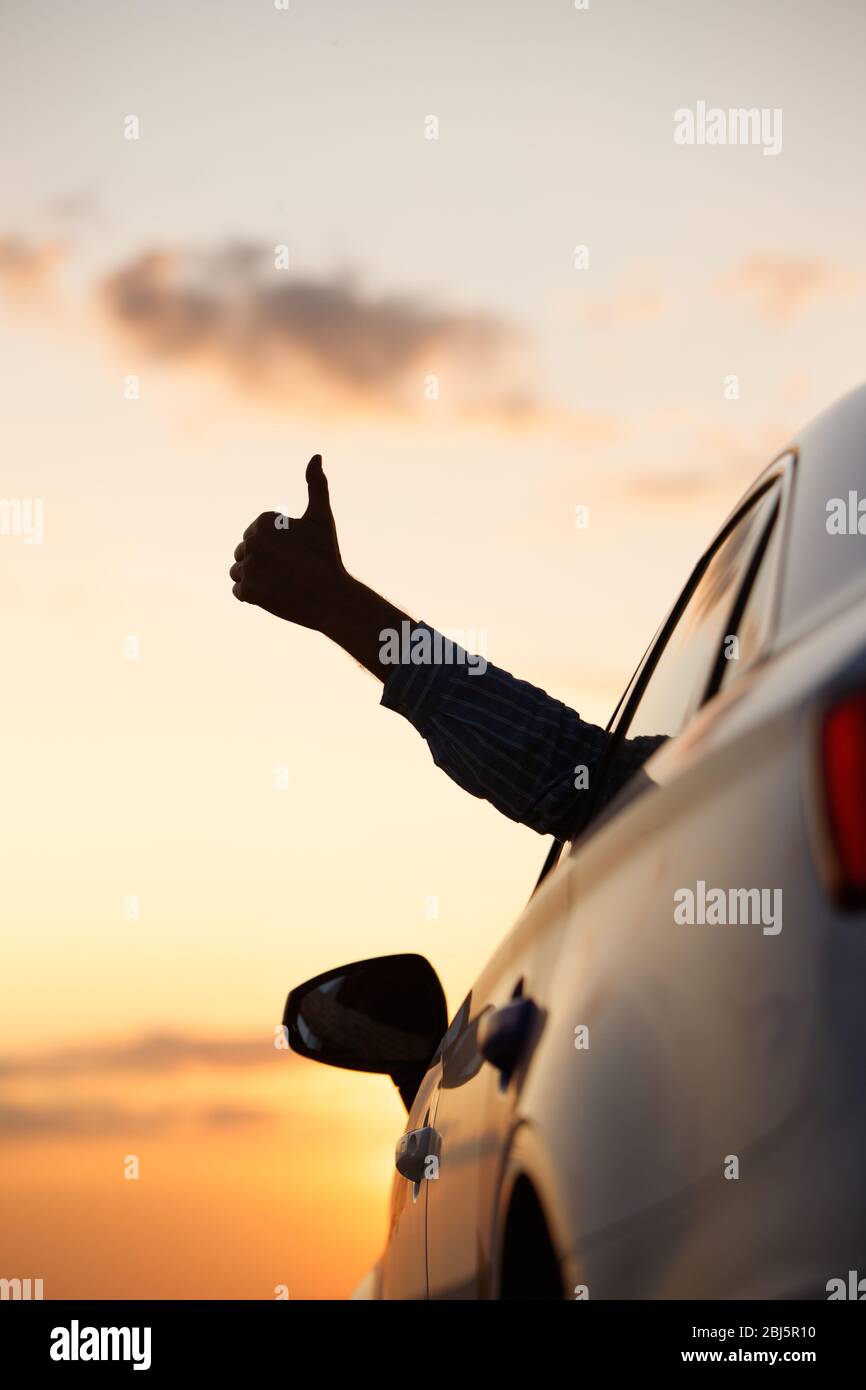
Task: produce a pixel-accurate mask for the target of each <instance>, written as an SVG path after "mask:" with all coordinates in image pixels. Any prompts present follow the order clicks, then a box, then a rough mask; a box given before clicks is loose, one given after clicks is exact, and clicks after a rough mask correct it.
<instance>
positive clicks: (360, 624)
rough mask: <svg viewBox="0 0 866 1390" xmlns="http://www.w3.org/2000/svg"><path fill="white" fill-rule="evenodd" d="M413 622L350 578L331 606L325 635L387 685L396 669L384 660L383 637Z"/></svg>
mask: <svg viewBox="0 0 866 1390" xmlns="http://www.w3.org/2000/svg"><path fill="white" fill-rule="evenodd" d="M410 621H411V620H410V618H409V616H408V614H406V613H404V612H403V611H402V610H401V609H400V608H397V607H395V605H394V604H393V603H389V602H388V600H387V599H385V598H382V596H381V594H377V593H376V592H375V591H374V590H373V589H369V588H368V587H367V585H366V584H362V583H361V581H360V580H359V579H353V578H352V576H351V575H348V574H347V575H346V576H345V577H344V579H343V580H342V581H341V583H340V585H339V587H338V588H337V589H336V590H335V592H334V595H333V597H332V600H331V602H330V603H329V604H328V606H327V614H326V616H325V619H324V621H323V623H322V627H321V631H322V632H323V633H324V634H325V636H326V637H330V639H331V641H332V642H336V643H337V645H338V646H339V647H342V648H343V650H344V651H346V652H348V653H349V655H350V656H352V657H354V658H355V660H356V661H357V662H360V664H361V665H362V666H364V667H366V669H367V670H368V671H370V672H372V674H373V675H374V676H376V677H378V679H379V680H380V681H384V680H385V678H386V676H387V675H388V673H389V672H390V671H392V670H393V666H390V665H387V664H383V663H382V661H381V660H380V656H379V653H380V651H381V648H382V641H383V638H382V635H381V634H382V633H383V632H384V631H385V630H386V629H389V628H393V629H394V630H396V631H397V632H400V631H401V623H408V622H410Z"/></svg>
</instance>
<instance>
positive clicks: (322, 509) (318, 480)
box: [304, 454, 331, 517]
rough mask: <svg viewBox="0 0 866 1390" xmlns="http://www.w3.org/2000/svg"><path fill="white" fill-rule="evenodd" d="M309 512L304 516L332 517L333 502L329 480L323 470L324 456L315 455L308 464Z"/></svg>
mask: <svg viewBox="0 0 866 1390" xmlns="http://www.w3.org/2000/svg"><path fill="white" fill-rule="evenodd" d="M306 478H307V510H306V511H305V512H304V516H309V517H324V516H330V515H331V502H330V498H329V495H328V480H327V478H326V477H325V470H324V469H323V468H322V455H321V454H313V457H312V458H311V459H310V462H309V463H308V464H307V473H306Z"/></svg>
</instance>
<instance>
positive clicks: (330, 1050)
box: [283, 955, 448, 1110]
mask: <svg viewBox="0 0 866 1390" xmlns="http://www.w3.org/2000/svg"><path fill="white" fill-rule="evenodd" d="M283 1024H284V1025H285V1028H286V1031H287V1034H288V1040H289V1046H290V1047H291V1048H292V1051H293V1052H298V1053H300V1055H301V1056H302V1057H312V1058H313V1060H314V1061H317V1062H325V1063H326V1064H327V1065H328V1066H331V1067H347V1068H349V1069H350V1070H351V1071H371V1072H383V1073H385V1074H386V1075H387V1076H390V1077H391V1079H392V1080H393V1081H394V1083H395V1085H396V1086H397V1088H398V1090H399V1092H400V1095H401V1097H402V1100H403V1102H404V1104H405V1106H406V1109H407V1110H408V1109H409V1108H410V1106H411V1104H412V1101H413V1099H414V1097H415V1093H416V1091H417V1090H418V1087H419V1085H420V1084H421V1080H422V1078H423V1076H424V1073H425V1072H426V1071H427V1068H428V1066H429V1065H430V1062H431V1061H432V1059H433V1056H434V1054H435V1052H436V1049H437V1047H438V1046H439V1043H440V1042H441V1041H442V1038H443V1036H444V1033H445V1030H446V1029H447V1027H448V1011H447V1007H446V1004H445V995H444V993H443V991H442V986H441V985H440V983H439V977H438V976H437V974H436V971H435V970H434V969H433V967H432V965H431V964H430V962H429V961H427V960H425V959H424V957H423V956H416V955H399V956H377V957H375V958H374V959H373V960H361V961H356V962H355V963H354V965H342V966H340V967H339V969H337V970H328V971H326V972H325V974H324V975H317V976H316V978H315V979H313V980H307V982H306V984H303V985H298V986H297V987H296V988H295V989H293V990H292V992H291V994H290V995H289V997H288V999H287V1000H286V1008H285V1013H284V1014H283Z"/></svg>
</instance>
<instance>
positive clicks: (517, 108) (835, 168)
mask: <svg viewBox="0 0 866 1390" xmlns="http://www.w3.org/2000/svg"><path fill="white" fill-rule="evenodd" d="M864 27H866V18H864V11H863V9H862V7H861V6H859V5H856V4H854V3H853V2H852V3H850V4H849V3H836V4H834V5H832V6H830V7H817V6H813V5H810V4H807V3H805V0H796V3H791V0H785V3H782V0H766V3H763V4H762V5H761V6H759V7H755V6H754V5H753V4H750V3H748V4H747V3H746V2H745V0H733V3H730V4H727V5H725V6H724V7H718V6H717V5H715V4H711V3H709V0H706V3H705V2H704V0H700V3H694V0H690V2H689V3H686V0H662V3H660V4H657V5H654V6H651V7H648V6H645V5H638V4H637V3H632V4H622V5H611V4H601V3H599V4H598V5H595V4H593V5H592V6H591V8H590V10H589V11H586V12H580V13H578V12H576V11H575V10H574V9H573V8H571V7H570V6H569V5H568V4H567V3H563V4H560V5H549V6H538V5H536V6H528V5H525V4H522V3H518V0H507V2H506V3H502V2H501V0H497V3H495V4H494V3H493V0H490V3H487V0H483V3H480V4H477V5H473V6H471V7H468V8H467V7H466V6H465V4H464V5H461V4H459V3H458V0H443V3H440V4H438V5H436V6H428V5H424V4H420V3H418V4H415V3H409V4H401V5H400V6H398V7H395V6H392V5H388V4H386V3H384V0H374V2H372V3H370V4H367V5H364V6H354V7H350V6H346V5H344V4H338V3H336V0H321V2H320V3H317V4H316V5H315V6H314V5H312V4H304V3H301V0H298V3H296V4H293V5H292V7H291V9H290V11H289V12H288V13H285V12H277V11H275V10H270V9H269V8H268V6H267V5H264V6H260V7H254V8H252V9H251V7H250V6H249V5H247V4H245V3H242V0H236V3H229V4H224V5H221V6H218V7H215V6H213V5H211V4H209V3H206V0H191V2H190V3H189V4H186V5H184V6H182V7H178V6H177V5H176V4H173V3H169V0H152V2H151V3H149V4H148V5H147V6H144V7H141V6H134V5H120V4H115V3H113V0H112V3H109V0H82V3H80V4H78V5H75V6H62V7H54V8H53V9H52V11H51V18H50V22H48V21H47V20H46V19H45V17H44V15H43V12H42V10H41V8H40V7H33V6H32V5H28V4H25V3H24V0H10V2H9V3H7V4H5V5H4V7H3V14H2V17H0V51H2V52H3V54H4V57H5V65H6V67H7V69H8V71H7V73H6V75H5V80H4V82H3V83H2V84H0V114H2V117H3V119H2V120H0V170H2V173H3V175H4V178H3V186H4V188H5V190H6V197H5V200H4V211H3V214H2V221H0V310H2V317H0V378H2V381H3V383H4V388H5V389H4V392H3V411H2V434H3V445H4V448H3V483H2V495H3V496H4V497H6V498H19V499H20V498H30V499H33V498H39V499H42V500H43V502H44V509H45V511H44V515H45V534H44V539H43V542H42V544H41V545H34V546H26V545H24V543H23V540H22V538H21V537H20V536H15V535H3V536H0V572H2V581H3V596H4V602H3V605H2V614H0V636H2V641H3V649H4V652H5V654H6V658H7V660H6V663H5V667H4V694H5V703H4V707H5V713H6V718H5V722H4V747H3V765H4V779H5V782H6V786H7V795H6V797H5V798H4V811H3V816H4V823H3V826H2V841H3V846H4V850H5V854H4V868H3V889H4V892H3V898H4V932H3V938H2V958H0V1191H2V1193H3V1198H2V1203H3V1221H2V1223H0V1230H2V1237H0V1241H2V1248H0V1256H2V1259H0V1264H2V1270H0V1273H2V1274H3V1275H4V1276H5V1277H13V1276H15V1275H17V1276H20V1277H32V1278H36V1277H42V1278H43V1279H44V1280H45V1290H46V1296H48V1297H64V1296H76V1295H82V1296H86V1295H93V1296H99V1297H109V1296H115V1297H118V1296H119V1297H127V1296H129V1297H133V1296H135V1297H145V1296H151V1297H174V1296H183V1297H202V1296H203V1297H231V1296H237V1297H249V1298H255V1297H272V1296H273V1289H274V1287H275V1286H276V1285H277V1284H286V1285H288V1287H289V1290H290V1293H291V1294H292V1296H294V1297H328V1296H332V1297H339V1296H342V1295H344V1294H345V1293H346V1292H348V1291H349V1290H350V1289H351V1288H352V1286H353V1284H354V1283H355V1282H356V1281H357V1279H358V1278H359V1277H360V1275H361V1274H362V1273H363V1272H364V1270H365V1269H366V1268H367V1266H368V1265H369V1264H370V1263H371V1262H372V1260H373V1259H374V1258H375V1256H376V1253H377V1249H378V1246H379V1243H380V1240H381V1237H382V1233H383V1231H384V1218H385V1202H386V1195H387V1190H388V1184H389V1182H390V1174H391V1164H392V1162H393V1144H394V1140H395V1138H396V1136H397V1134H398V1133H399V1131H400V1128H401V1125H402V1109H401V1106H400V1104H399V1101H398V1100H397V1097H396V1094H395V1093H394V1092H393V1089H392V1088H391V1086H390V1083H389V1082H388V1081H387V1080H385V1079H382V1078H365V1077H360V1076H355V1075H352V1074H338V1073H330V1072H328V1071H326V1070H325V1069H323V1068H317V1067H316V1066H315V1065H313V1064H311V1063H308V1062H303V1061H300V1060H291V1059H288V1058H287V1057H286V1056H285V1055H283V1054H281V1053H278V1052H276V1051H275V1050H274V1048H273V1037H274V1027H275V1026H276V1024H278V1022H279V1019H280V1017H281V1012H282V1005H283V1000H284V997H285V994H286V992H287V990H288V989H289V987H290V986H291V985H292V984H295V983H298V982H299V981H300V980H302V979H304V978H306V977H308V976H310V975H312V974H314V973H317V972H318V971H320V970H323V969H325V968H327V967H329V966H332V965H337V964H339V963H341V962H344V961H348V960H352V959H355V958H359V957H362V956H368V955H374V954H377V953H384V952H387V951H405V950H410V951H420V952H421V953H422V954H425V955H427V956H428V957H429V958H430V960H431V961H432V962H433V964H434V965H435V966H436V968H437V970H438V971H439V972H440V974H441V977H442V979H443V982H444V984H445V987H446V992H447V994H448V1000H449V1005H450V1007H451V1009H452V1011H453V1009H454V1008H456V1006H457V1005H458V1003H459V1002H460V1000H461V998H462V997H463V996H464V994H465V993H466V991H467V989H468V988H469V986H470V984H471V981H472V978H473V975H474V973H475V971H476V970H477V969H478V968H479V966H480V965H481V964H482V963H483V961H484V960H485V958H486V957H487V955H488V954H489V952H490V950H491V949H492V947H493V945H494V944H495V943H496V942H497V941H498V940H499V939H500V938H501V936H502V934H503V933H504V931H505V930H506V929H507V927H508V926H509V924H510V923H511V922H512V921H513V920H514V919H515V917H516V915H517V914H518V913H519V911H520V909H521V906H522V904H523V902H524V901H525V899H526V896H527V894H528V892H529V890H530V888H531V886H532V883H533V881H534V879H535V876H536V875H537V872H538V869H539V867H540V864H541V861H542V859H543V857H544V851H545V846H544V844H543V843H542V842H541V841H540V840H539V839H538V837H536V836H535V835H534V834H533V833H532V832H530V831H528V830H524V829H521V828H520V827H517V826H514V825H511V824H510V823H508V822H507V821H505V820H503V819H502V818H501V817H498V816H497V814H496V813H495V812H494V811H493V810H492V809H491V808H489V807H487V806H485V805H483V804H482V803H479V802H475V801H473V800H471V799H470V798H468V797H467V796H466V795H465V794H464V793H462V792H461V791H459V790H458V789H457V788H456V787H454V786H452V785H451V784H449V783H448V781H447V779H445V778H444V776H443V775H442V774H441V773H439V772H438V771H437V770H436V769H435V768H434V767H433V765H432V762H431V760H430V758H429V754H428V753H427V751H426V749H425V747H424V746H423V744H422V743H421V742H420V740H419V739H418V737H417V735H416V734H415V733H414V731H413V730H412V729H411V728H409V727H408V726H406V725H404V724H403V723H402V721H401V720H400V719H399V718H398V717H397V716H395V715H393V714H391V713H388V712H385V711H382V710H380V709H379V707H378V696H379V690H378V688H377V686H376V684H375V682H374V681H373V680H372V679H371V678H370V677H369V676H368V675H367V674H366V673H364V672H362V671H360V670H358V669H357V668H356V667H355V666H354V665H353V664H352V663H351V662H350V661H349V660H348V659H347V658H346V657H345V656H344V655H343V654H342V653H340V652H339V651H337V650H336V649H333V648H330V647H329V646H328V645H327V644H326V643H325V642H324V640H323V639H321V638H319V637H317V636H316V635H315V634H312V633H307V632H302V631H294V630H291V629H289V628H288V627H286V626H284V625H283V626H281V625H280V624H278V623H277V622H276V621H275V620H274V619H273V618H271V617H269V616H268V615H266V614H264V613H261V612H258V611H254V610H252V609H250V608H247V607H242V606H240V605H238V604H237V603H236V602H235V601H234V599H233V598H232V596H231V586H230V581H229V580H228V576H227V570H228V566H229V564H230V563H231V555H232V551H233V549H234V546H235V544H236V543H237V541H238V539H239V538H240V535H241V533H242V531H243V529H244V527H245V526H246V525H247V524H248V522H249V521H250V520H251V519H252V518H253V517H254V516H255V515H256V514H258V513H259V512H260V511H262V510H264V509H267V508H271V507H279V508H280V509H281V510H285V509H288V510H289V511H290V512H294V513H296V514H297V513H298V512H300V511H302V510H303V507H304V500H305V499H304V485H303V471H304V465H305V464H306V461H307V459H308V458H309V457H310V455H311V454H312V453H313V452H316V451H321V452H322V454H323V455H324V459H325V466H326V470H327V472H328V474H329V477H330V480H331V497H332V502H333V506H334V512H335V516H336V519H337V524H338V527H339V530H340V538H341V545H342V551H343V556H344V559H345V561H346V563H347V565H348V566H349V567H350V569H351V570H352V571H353V572H354V573H356V574H357V575H359V576H360V577H361V578H363V579H364V580H365V581H366V582H368V583H370V584H372V585H373V586H374V587H378V588H381V589H382V590H384V591H385V592H386V593H387V594H388V595H389V596H390V597H391V598H393V599H394V600H395V601H397V602H399V603H400V604H401V605H402V606H404V607H406V608H407V609H409V610H410V611H412V612H413V613H415V614H417V615H418V616H421V617H423V618H426V619H427V620H428V621H430V622H433V623H435V624H437V625H438V626H440V627H447V628H454V629H462V630H471V629H475V630H484V632H485V633H486V639H487V641H486V647H487V653H488V655H489V658H490V659H491V660H493V661H495V662H497V663H498V664H500V665H503V666H505V667H506V668H508V669H511V670H513V671H515V672H516V673H517V674H519V675H521V676H524V677H526V678H528V679H532V680H535V681H536V682H537V683H539V684H541V685H544V686H545V687H546V688H548V689H549V690H551V692H552V693H554V694H556V695H559V696H560V697H562V698H564V699H566V700H569V701H571V702H573V703H574V704H575V706H576V707H577V708H578V709H579V710H580V711H581V713H582V714H583V715H584V716H586V717H588V718H590V719H593V720H596V721H598V722H601V723H604V722H606V720H607V717H608V715H609V713H610V711H611V709H612V707H613V705H614V703H615V701H616V699H617V697H618V695H619V693H620V691H621V689H622V687H623V686H624V685H625V683H626V681H627V679H628V677H629V675H630V673H631V670H632V668H633V667H634V665H635V664H636V662H637V660H638V659H639V657H640V655H641V653H642V652H643V650H644V647H645V646H646V643H647V641H648V640H649V638H650V637H651V635H652V633H653V631H654V630H655V627H656V626H657V623H658V621H659V619H660V618H661V616H662V615H663V613H664V611H665V610H666V609H667V607H668V606H669V604H670V602H671V600H672V599H673V597H674V594H675V592H676V590H677V588H678V586H679V585H680V583H681V582H682V580H683V579H684V577H685V576H686V575H687V573H688V571H689V569H690V567H691V565H692V563H693V562H694V560H695V559H696V557H697V555H698V554H699V553H700V551H701V550H702V548H703V546H704V545H705V543H706V542H707V540H708V539H709V538H710V536H711V535H712V533H713V531H714V530H715V529H716V527H717V525H718V524H719V523H720V521H721V520H722V518H723V516H724V514H725V512H726V511H727V509H728V508H729V507H730V505H732V503H733V502H734V501H735V500H736V497H737V495H738V493H739V492H740V490H741V489H742V488H743V487H744V486H745V485H746V484H747V483H748V481H749V480H750V478H751V477H752V476H753V475H754V474H755V473H757V471H758V470H759V469H760V468H761V467H762V466H763V465H764V464H765V463H766V462H767V461H769V459H770V458H771V457H772V456H773V455H774V454H775V453H777V452H778V451H779V449H780V448H781V447H782V446H783V445H784V444H785V443H786V439H787V436H788V433H789V431H791V430H792V429H793V428H795V427H797V426H798V425H799V424H800V423H802V421H804V420H805V419H807V418H808V417H809V416H810V415H811V414H813V413H815V412H816V410H817V409H819V408H820V407H822V406H823V405H824V404H826V403H828V402H829V401H830V400H832V399H833V398H834V397H836V396H838V395H840V394H841V393H842V392H844V391H845V390H846V389H848V388H849V387H851V386H853V385H855V384H856V383H857V382H858V381H859V379H860V377H861V375H862V363H863V361H864V349H866V341H864V339H866V329H864V315H863V306H864V293H866V278H864V264H863V253H862V236H861V235H860V232H861V229H862V226H863V214H864V200H866V192H864V186H863V181H862V178H859V177H853V176H852V175H853V172H854V171H855V170H858V169H859V168H860V163H861V147H862V138H861V137H862V133H863V127H864V114H866V113H864V102H866V96H864V91H863V85H862V80H861V79H862V74H861V72H860V67H861V65H862V59H861V55H862V52H863V40H864V37H866V35H864V32H863V31H864ZM48 93H50V100H49V99H48V96H47V94H48ZM703 99H706V100H708V101H710V102H718V104H719V105H724V106H727V105H746V104H753V105H757V106H762V107H763V106H766V107H769V108H777V107H779V108H782V110H783V112H784V140H783V147H782V151H781V153H780V154H779V155H778V156H776V157H774V158H772V159H770V158H765V157H763V155H762V152H761V150H760V149H755V148H739V149H734V148H724V149H718V148H716V149H711V148H691V149H688V148H682V147H678V146H676V145H675V144H674V142H673V139H672V127H673V112H674V111H675V110H676V109H677V108H678V107H682V106H684V105H690V104H694V103H695V102H696V101H698V100H703ZM130 113H136V114H137V115H138V116H139V118H140V126H141V134H140V139H139V140H138V141H127V140H125V139H124V134H123V129H124V127H123V123H124V118H125V117H126V116H127V115H128V114H130ZM430 113H437V114H438V116H439V118H440V125H441V131H440V138H439V140H438V141H428V140H426V139H425V133H424V132H425V120H426V118H427V116H428V115H429V114H430ZM578 244H580V245H583V244H585V245H587V246H588V248H589V267H588V269H586V270H577V269H575V265H574V249H575V246H577V245H578ZM281 246H286V247H287V248H288V251H289V265H288V269H277V267H276V264H275V260H274V251H275V248H276V247H281ZM732 373H733V374H736V375H737V376H738V378H739V382H740V394H739V396H738V398H736V399H733V400H732V399H729V398H727V397H726V395H725V393H724V383H725V380H726V378H727V377H728V376H729V374H732ZM131 376H135V377H136V378H137V381H138V388H139V395H138V398H137V399H129V398H128V394H129V392H128V381H129V378H130V377H131ZM431 376H435V377H436V378H438V382H439V394H438V398H433V399H431V398H430V395H429V392H428V389H427V388H428V385H429V381H430V379H431ZM578 505H586V506H588V507H589V515H590V525H589V528H588V529H587V530H577V529H576V528H575V525H574V515H575V507H576V506H578ZM130 637H134V638H135V639H136V640H137V643H138V650H139V654H138V656H137V657H136V658H134V659H130V658H129V655H128V653H129V650H130V647H129V643H128V639H129V638H130ZM279 769H286V770H287V771H286V780H287V783H288V785H287V786H286V789H285V790H278V789H276V788H275V785H274V782H275V774H276V773H277V771H278V770H279ZM131 895H134V896H135V897H136V898H137V899H138V900H139V904H140V915H139V916H138V918H137V919H132V920H130V919H128V918H127V917H125V915H124V904H125V903H126V901H127V900H128V898H129V897H130V896H131ZM431 897H435V898H436V899H437V900H438V912H439V915H438V917H435V918H433V919H431V918H430V917H429V916H428V915H427V914H426V911H425V909H426V904H427V902H428V900H429V899H430V898H431ZM154 1036H158V1037H162V1038H163V1040H164V1041H163V1043H162V1044H161V1045H160V1046H155V1045H153V1044H152V1043H151V1044H148V1043H147V1041H146V1040H147V1039H151V1038H153V1037H154ZM165 1039H168V1042H165ZM142 1040H145V1041H144V1042H142ZM221 1044H231V1045H230V1046H223V1047H221V1046H220V1045H221ZM258 1049H260V1054H259V1051H258ZM269 1069H270V1070H269ZM130 1153H135V1154H137V1155H138V1156H139V1158H140V1161H141V1177H140V1179H139V1180H138V1181H137V1182H130V1181H127V1180H125V1179H124V1177H123V1164H124V1157H125V1155H127V1154H130Z"/></svg>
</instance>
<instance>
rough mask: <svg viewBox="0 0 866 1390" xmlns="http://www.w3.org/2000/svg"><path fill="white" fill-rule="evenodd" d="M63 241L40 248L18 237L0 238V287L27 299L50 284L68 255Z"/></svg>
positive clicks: (48, 243) (52, 242)
mask: <svg viewBox="0 0 866 1390" xmlns="http://www.w3.org/2000/svg"><path fill="white" fill-rule="evenodd" d="M67 250H68V248H67V246H66V244H65V243H64V242H57V241H49V242H44V243H42V244H41V245H37V244H36V243H34V242H31V241H27V240H26V239H25V238H24V237H19V236H12V235H10V236H0V284H2V285H3V288H4V289H5V290H6V291H7V292H9V293H12V294H15V295H23V296H29V295H33V294H35V293H39V292H40V291H43V290H45V289H47V288H49V287H50V286H51V285H53V282H54V277H55V272H56V270H57V268H58V266H59V265H60V264H61V262H62V261H63V260H64V259H65V257H66V254H67Z"/></svg>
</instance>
